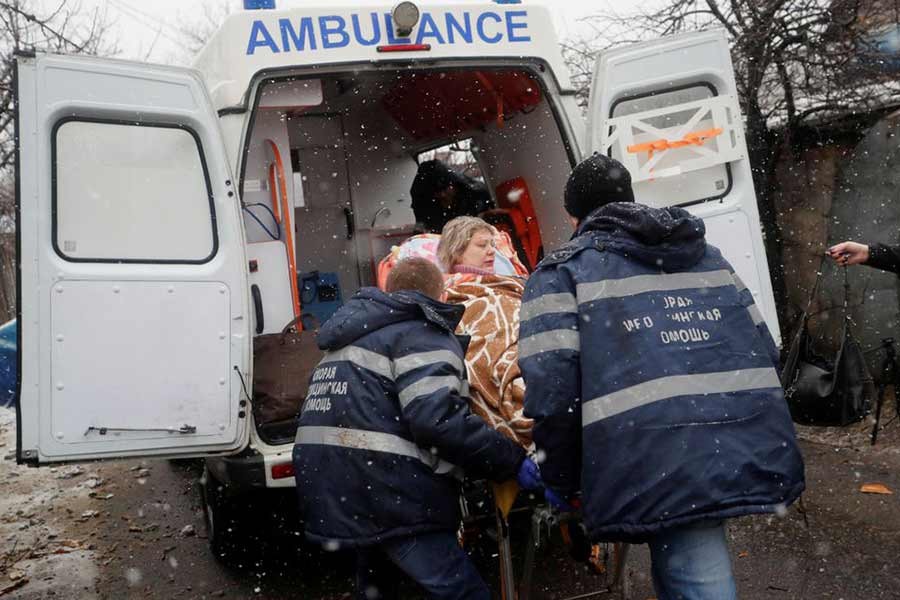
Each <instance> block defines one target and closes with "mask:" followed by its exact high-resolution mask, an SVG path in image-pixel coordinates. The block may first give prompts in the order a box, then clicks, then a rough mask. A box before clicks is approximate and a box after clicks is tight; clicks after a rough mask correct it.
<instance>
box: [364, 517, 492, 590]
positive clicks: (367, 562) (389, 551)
mask: <svg viewBox="0 0 900 600" xmlns="http://www.w3.org/2000/svg"><path fill="white" fill-rule="evenodd" d="M401 573H405V574H406V575H407V576H409V577H411V578H412V579H413V580H415V581H416V583H418V584H419V585H421V586H422V587H423V588H425V591H426V592H427V594H428V597H429V598H436V599H440V600H456V599H467V600H468V599H473V600H482V599H484V600H490V598H491V592H490V590H489V589H488V587H487V585H486V584H485V583H484V580H483V579H482V578H481V576H480V575H479V574H478V571H476V570H475V566H474V565H473V564H472V561H471V560H469V557H468V556H467V555H466V553H465V551H464V550H463V549H462V548H461V547H460V545H459V542H458V541H457V539H456V534H455V533H453V532H450V531H438V532H432V533H424V534H418V535H412V536H408V537H400V538H396V539H393V540H388V541H386V542H383V543H381V544H379V545H377V546H372V547H369V548H361V549H359V550H358V551H357V566H356V591H357V598H358V599H359V600H394V599H395V598H397V589H398V587H399V583H400V578H401V577H402V575H401Z"/></svg>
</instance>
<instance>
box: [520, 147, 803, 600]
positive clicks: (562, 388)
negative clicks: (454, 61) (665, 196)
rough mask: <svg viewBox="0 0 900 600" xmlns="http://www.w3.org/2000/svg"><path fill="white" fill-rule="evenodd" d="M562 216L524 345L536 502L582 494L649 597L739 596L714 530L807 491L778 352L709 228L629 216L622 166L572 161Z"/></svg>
mask: <svg viewBox="0 0 900 600" xmlns="http://www.w3.org/2000/svg"><path fill="white" fill-rule="evenodd" d="M565 208H566V210H567V212H568V213H569V215H571V217H572V220H573V222H577V229H576V232H575V235H574V236H573V238H572V239H571V241H569V242H568V243H567V244H566V245H564V246H563V247H562V248H560V249H559V250H557V251H556V252H554V253H553V254H551V255H549V256H548V257H547V258H545V259H544V260H543V261H542V262H541V263H540V265H539V266H538V268H537V270H536V271H535V272H534V274H533V275H532V276H531V278H530V279H529V281H528V285H527V288H526V290H525V295H524V297H523V304H522V320H521V330H520V336H521V337H520V342H519V364H520V366H521V368H522V373H523V375H524V377H525V381H526V392H525V394H526V395H525V414H526V415H527V416H529V417H531V418H533V419H534V420H535V426H534V441H535V443H536V445H537V447H538V451H539V453H543V454H544V456H545V458H544V460H543V462H542V463H541V474H542V477H543V480H544V483H545V484H546V486H547V489H548V492H547V493H546V496H547V498H548V500H550V501H551V502H552V503H555V504H556V505H557V506H558V507H563V508H565V507H567V503H566V501H568V500H571V499H572V498H573V497H574V496H575V495H576V493H577V492H579V491H580V492H581V503H582V511H583V517H584V521H585V525H586V527H587V530H588V534H589V537H590V538H591V539H592V540H593V541H601V540H612V541H628V542H647V543H649V545H650V552H651V561H652V576H653V583H654V587H655V588H656V592H657V595H658V596H659V598H660V599H671V598H686V599H701V598H702V599H709V600H726V599H729V598H734V597H735V595H736V592H735V586H734V578H733V575H732V572H731V561H730V559H729V556H728V546H727V543H726V540H725V529H724V524H723V519H725V518H727V517H735V516H739V515H746V514H751V513H771V512H780V513H782V514H783V510H784V509H785V507H786V506H787V505H789V504H790V503H791V502H793V501H794V500H796V499H797V497H798V496H799V495H800V493H801V492H802V491H803V488H804V478H803V461H802V458H801V456H800V452H799V450H798V447H797V444H796V439H795V432H794V427H793V424H792V422H791V418H790V415H789V413H788V410H787V406H786V404H785V401H784V397H783V395H782V390H781V386H780V384H779V380H778V374H777V373H776V370H775V366H776V364H777V360H778V353H777V351H776V348H775V344H774V343H773V341H772V338H771V336H770V335H769V332H768V330H767V328H766V324H765V322H764V321H763V318H762V316H761V315H760V312H759V310H758V309H757V307H756V305H755V304H754V303H753V298H752V295H751V293H750V291H749V290H748V289H747V288H746V287H745V286H744V285H743V284H742V283H741V281H740V279H738V278H737V276H736V275H735V274H734V270H733V269H732V268H731V265H729V264H728V262H727V261H726V260H725V259H724V258H722V255H721V254H720V253H719V250H718V249H716V248H715V247H713V246H711V245H709V244H707V243H706V240H705V239H704V235H705V227H704V224H703V221H702V220H700V219H698V218H696V217H693V216H691V215H690V214H689V213H688V212H687V211H685V210H683V209H681V208H666V209H654V208H650V207H648V206H644V205H641V204H636V203H634V197H633V192H632V189H631V178H630V176H629V174H628V172H627V170H626V169H625V168H624V167H623V166H622V165H621V164H620V163H619V162H617V161H615V160H614V159H612V158H609V157H607V156H604V155H601V154H595V155H594V156H592V157H591V158H589V159H587V160H586V161H584V162H583V163H581V164H580V165H578V166H577V167H576V168H575V169H574V171H573V172H572V175H571V176H570V178H569V181H568V182H567V184H566V190H565Z"/></svg>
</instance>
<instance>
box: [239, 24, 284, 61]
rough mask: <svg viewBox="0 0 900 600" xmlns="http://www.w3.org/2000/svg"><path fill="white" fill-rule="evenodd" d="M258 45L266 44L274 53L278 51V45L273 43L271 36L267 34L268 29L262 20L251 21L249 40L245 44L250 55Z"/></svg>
mask: <svg viewBox="0 0 900 600" xmlns="http://www.w3.org/2000/svg"><path fill="white" fill-rule="evenodd" d="M260 46H266V47H267V48H269V50H271V51H272V52H273V53H275V54H277V53H278V52H280V50H279V49H278V46H277V45H276V44H275V40H273V39H272V36H271V35H270V34H269V30H268V29H266V25H265V23H263V22H262V21H253V25H252V27H251V28H250V42H249V43H248V44H247V54H248V55H252V54H253V53H255V52H256V49H257V48H259V47H260Z"/></svg>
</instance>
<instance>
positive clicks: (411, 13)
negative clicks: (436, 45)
mask: <svg viewBox="0 0 900 600" xmlns="http://www.w3.org/2000/svg"><path fill="white" fill-rule="evenodd" d="M391 18H392V19H393V20H394V29H395V30H396V32H397V34H396V35H397V37H398V38H400V40H399V41H401V42H409V40H408V39H407V38H408V37H409V35H410V34H411V33H412V30H413V27H415V26H416V23H418V22H419V7H418V6H416V5H415V4H414V3H412V2H401V3H400V4H398V5H397V6H395V7H394V9H393V10H392V11H391ZM376 50H378V52H421V51H423V50H424V51H427V50H431V44H411V43H400V44H389V45H387V46H378V47H376Z"/></svg>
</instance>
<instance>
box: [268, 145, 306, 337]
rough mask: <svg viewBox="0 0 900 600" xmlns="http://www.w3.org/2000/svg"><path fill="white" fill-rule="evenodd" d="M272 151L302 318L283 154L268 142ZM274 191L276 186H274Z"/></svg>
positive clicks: (296, 310)
mask: <svg viewBox="0 0 900 600" xmlns="http://www.w3.org/2000/svg"><path fill="white" fill-rule="evenodd" d="M266 142H267V143H268V144H269V148H271V150H272V156H273V158H274V160H275V173H276V174H277V176H278V191H279V193H280V195H281V217H282V220H283V225H282V226H283V228H284V245H285V248H284V249H285V252H287V259H288V270H289V271H290V273H289V275H290V278H291V300H293V302H294V316H295V317H299V316H300V293H299V291H298V290H297V263H296V260H295V257H294V224H293V222H292V219H291V212H290V206H288V195H287V183H286V182H285V179H284V163H283V162H281V152H279V151H278V146H277V145H276V144H275V142H273V141H272V140H266ZM273 189H274V186H273ZM297 329H298V330H300V329H303V324H302V323H301V322H300V321H298V322H297Z"/></svg>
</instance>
